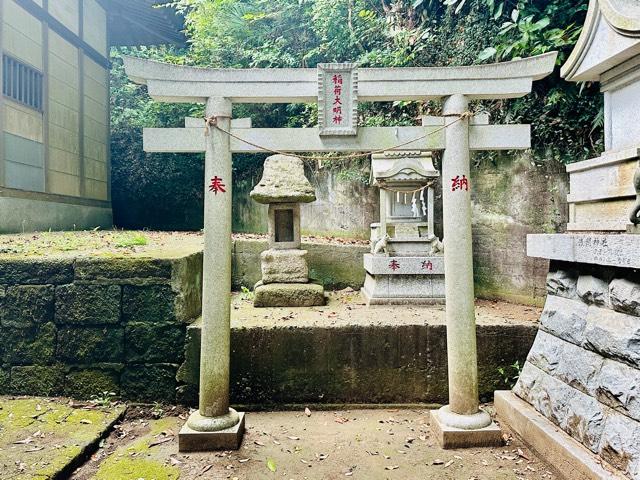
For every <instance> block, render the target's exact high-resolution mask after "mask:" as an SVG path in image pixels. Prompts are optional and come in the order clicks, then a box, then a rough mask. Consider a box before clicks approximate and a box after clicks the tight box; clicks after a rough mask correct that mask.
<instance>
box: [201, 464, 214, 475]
mask: <svg viewBox="0 0 640 480" xmlns="http://www.w3.org/2000/svg"><path fill="white" fill-rule="evenodd" d="M212 468H213V465H205V466H204V467H203V468H202V470H201V471H200V475H202V474H204V473H207V472H208V471H209V470H211V469H212Z"/></svg>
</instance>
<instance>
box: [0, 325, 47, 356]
mask: <svg viewBox="0 0 640 480" xmlns="http://www.w3.org/2000/svg"><path fill="white" fill-rule="evenodd" d="M56 332H57V329H56V326H55V325H54V324H53V323H45V324H44V325H37V326H33V327H30V328H11V327H6V328H0V338H2V342H1V343H2V346H0V350H2V351H3V359H4V362H6V363H9V364H13V365H29V364H35V365H42V364H48V363H51V362H52V361H53V358H54V354H55V342H56Z"/></svg>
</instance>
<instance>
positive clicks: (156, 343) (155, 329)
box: [125, 322, 185, 363]
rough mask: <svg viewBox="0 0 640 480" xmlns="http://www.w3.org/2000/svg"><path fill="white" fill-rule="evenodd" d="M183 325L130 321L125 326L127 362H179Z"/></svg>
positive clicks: (181, 354) (182, 356) (183, 333)
mask: <svg viewBox="0 0 640 480" xmlns="http://www.w3.org/2000/svg"><path fill="white" fill-rule="evenodd" d="M184 337H185V328H184V326H182V325H180V324H176V323H141V322H132V323H129V324H127V326H126V327H125V338H126V356H127V362H129V363H180V362H182V359H183V358H184Z"/></svg>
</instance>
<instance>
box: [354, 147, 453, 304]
mask: <svg viewBox="0 0 640 480" xmlns="http://www.w3.org/2000/svg"><path fill="white" fill-rule="evenodd" d="M371 171H372V176H373V180H374V185H375V186H377V187H379V188H380V222H379V223H373V224H371V253H368V254H365V256H364V267H365V270H366V272H367V273H366V277H365V284H364V287H363V289H362V293H363V295H364V297H365V299H366V301H367V304H368V305H376V304H430V303H444V258H443V246H442V243H441V242H440V240H439V239H438V237H437V236H436V235H435V231H434V191H435V190H434V187H435V184H436V182H437V181H438V178H439V176H440V174H439V172H438V171H437V170H436V169H435V168H434V166H433V160H432V157H431V153H430V152H421V151H397V152H396V151H388V152H384V153H381V154H374V155H373V156H372V159H371Z"/></svg>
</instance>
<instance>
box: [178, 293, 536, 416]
mask: <svg viewBox="0 0 640 480" xmlns="http://www.w3.org/2000/svg"><path fill="white" fill-rule="evenodd" d="M349 307H350V308H351V310H348V309H346V307H345V306H342V309H341V307H340V305H336V303H335V302H333V303H332V302H330V303H329V305H328V306H327V307H313V308H305V309H296V308H272V309H253V307H252V306H251V301H250V300H245V301H243V302H238V301H234V304H233V308H232V319H231V402H232V404H235V405H251V406H256V405H259V406H268V405H284V404H320V403H325V404H372V403H388V404H408V403H435V404H441V403H446V401H447V395H448V392H447V350H446V328H445V325H444V321H443V318H444V307H442V306H432V307H418V308H416V307H413V308H407V307H404V308H402V307H397V306H396V307H375V308H366V307H364V306H363V305H361V304H360V305H352V304H349ZM487 310H488V309H486V308H485V309H481V310H480V311H479V314H478V327H477V336H478V352H479V369H478V370H479V384H480V396H481V398H482V399H483V400H490V399H492V398H493V392H494V390H496V389H501V388H502V389H504V388H506V387H508V385H507V384H505V381H504V379H503V378H504V377H505V376H506V377H514V376H516V375H517V374H518V371H517V368H514V367H512V365H514V363H516V362H519V365H523V364H524V360H525V357H526V354H527V352H528V351H529V349H530V348H531V344H532V343H533V340H534V337H535V334H536V331H537V324H536V323H535V322H531V321H527V320H519V321H518V320H507V319H505V318H502V317H499V316H496V315H493V316H492V315H491V314H490V312H487ZM345 312H349V315H346V314H345ZM354 312H355V313H354ZM393 312H395V313H393ZM200 329H201V321H200V320H198V321H197V322H196V323H194V324H192V325H191V326H189V327H188V329H187V341H186V344H187V346H186V360H185V362H184V364H183V365H182V366H181V368H180V369H179V372H178V381H179V382H181V386H179V387H178V400H179V401H181V402H185V403H187V404H189V405H196V404H197V392H198V377H199V356H200V353H199V352H200ZM501 371H503V372H504V373H501Z"/></svg>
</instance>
